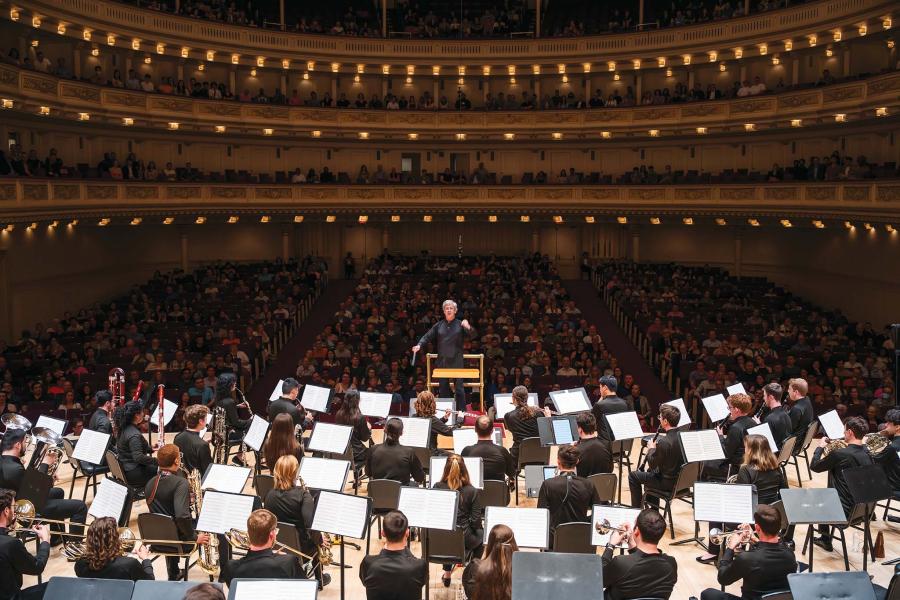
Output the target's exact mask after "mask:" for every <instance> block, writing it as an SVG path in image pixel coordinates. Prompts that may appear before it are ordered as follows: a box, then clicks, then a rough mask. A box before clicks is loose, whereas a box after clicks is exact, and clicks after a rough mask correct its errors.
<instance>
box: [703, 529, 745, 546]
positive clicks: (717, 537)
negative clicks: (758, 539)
mask: <svg viewBox="0 0 900 600" xmlns="http://www.w3.org/2000/svg"><path fill="white" fill-rule="evenodd" d="M735 535H737V536H740V540H741V545H743V544H748V543H750V542H751V541H753V529H751V527H750V525H741V526H740V527H738V528H737V529H736V530H734V531H732V532H730V533H725V532H723V531H722V530H721V529H718V528H716V527H713V528H712V529H710V530H709V542H710V543H711V544H715V545H721V544H723V543H725V542H726V540H729V539H731V537H732V536H735Z"/></svg>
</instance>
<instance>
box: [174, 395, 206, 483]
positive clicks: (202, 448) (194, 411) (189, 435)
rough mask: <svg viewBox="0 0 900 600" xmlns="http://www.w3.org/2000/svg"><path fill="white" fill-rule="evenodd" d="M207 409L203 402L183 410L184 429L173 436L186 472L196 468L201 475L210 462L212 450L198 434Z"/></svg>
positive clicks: (203, 423)
mask: <svg viewBox="0 0 900 600" xmlns="http://www.w3.org/2000/svg"><path fill="white" fill-rule="evenodd" d="M208 414H209V409H208V408H207V407H206V406H205V405H203V404H193V405H191V406H189V407H188V408H187V410H186V411H185V412H184V424H185V426H186V427H187V429H185V430H184V431H182V432H180V433H179V434H178V435H176V436H175V439H174V440H173V441H174V443H175V445H176V446H178V449H179V450H181V456H182V458H183V459H184V464H183V465H182V466H183V467H184V468H185V469H186V470H187V471H188V472H191V471H192V470H193V469H197V470H198V471H199V472H200V475H201V476H202V475H203V474H204V473H206V468H207V467H209V465H210V464H211V463H212V452H210V449H209V444H208V443H206V441H205V440H204V439H203V438H202V437H201V436H200V432H201V431H202V430H203V429H206V415H208Z"/></svg>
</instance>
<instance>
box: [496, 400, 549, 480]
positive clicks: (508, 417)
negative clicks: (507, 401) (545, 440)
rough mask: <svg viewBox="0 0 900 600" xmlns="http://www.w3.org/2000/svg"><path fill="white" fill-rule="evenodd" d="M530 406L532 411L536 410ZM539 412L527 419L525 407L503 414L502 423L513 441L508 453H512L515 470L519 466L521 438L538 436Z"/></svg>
mask: <svg viewBox="0 0 900 600" xmlns="http://www.w3.org/2000/svg"><path fill="white" fill-rule="evenodd" d="M530 408H531V410H533V411H537V409H536V408H533V407H530ZM540 414H541V413H539V412H535V413H534V415H535V416H534V417H532V418H530V419H529V418H527V417H526V416H525V409H524V408H521V407H519V408H514V409H513V410H511V411H509V412H508V413H506V414H505V415H503V425H504V426H505V427H506V428H507V429H509V432H510V433H511V434H512V437H513V443H512V447H511V448H510V449H509V453H510V454H511V455H512V459H513V464H514V465H515V466H516V469H517V470H518V466H519V446H520V445H521V444H522V440H524V439H526V438H530V437H538V424H537V418H538V416H539V415H540Z"/></svg>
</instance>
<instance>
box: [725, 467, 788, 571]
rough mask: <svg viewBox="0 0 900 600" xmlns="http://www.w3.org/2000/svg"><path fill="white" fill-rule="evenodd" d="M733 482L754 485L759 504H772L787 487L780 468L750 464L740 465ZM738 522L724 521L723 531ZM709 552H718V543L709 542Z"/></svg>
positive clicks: (734, 527) (731, 528)
mask: <svg viewBox="0 0 900 600" xmlns="http://www.w3.org/2000/svg"><path fill="white" fill-rule="evenodd" d="M735 483H743V484H748V485H753V486H756V494H757V499H758V502H759V504H772V503H774V502H777V501H778V500H781V493H780V492H781V490H782V488H786V487H787V483H786V482H785V480H784V477H783V475H782V473H781V469H780V468H777V467H776V468H774V469H772V470H770V471H760V470H758V469H757V468H756V467H751V466H750V465H741V468H740V470H738V472H737V480H736V481H735ZM739 524H740V523H725V524H724V530H725V531H734V530H735V529H736V528H737V526H738V525H739ZM721 525H722V524H721V523H710V524H709V527H710V529H712V528H713V527H719V526H721ZM785 537H786V538H787V539H792V538H793V529H791V530H790V533H789V534H788V535H787V536H785ZM708 552H709V553H710V554H715V555H717V556H718V554H719V544H713V543H712V542H709V550H708Z"/></svg>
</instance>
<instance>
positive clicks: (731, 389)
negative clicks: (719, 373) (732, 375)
mask: <svg viewBox="0 0 900 600" xmlns="http://www.w3.org/2000/svg"><path fill="white" fill-rule="evenodd" d="M725 390H726V391H727V392H728V395H729V396H734V395H735V394H746V393H747V390H746V389H744V384H743V383H735V384H734V385H729V386H728V387H727V388H725Z"/></svg>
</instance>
